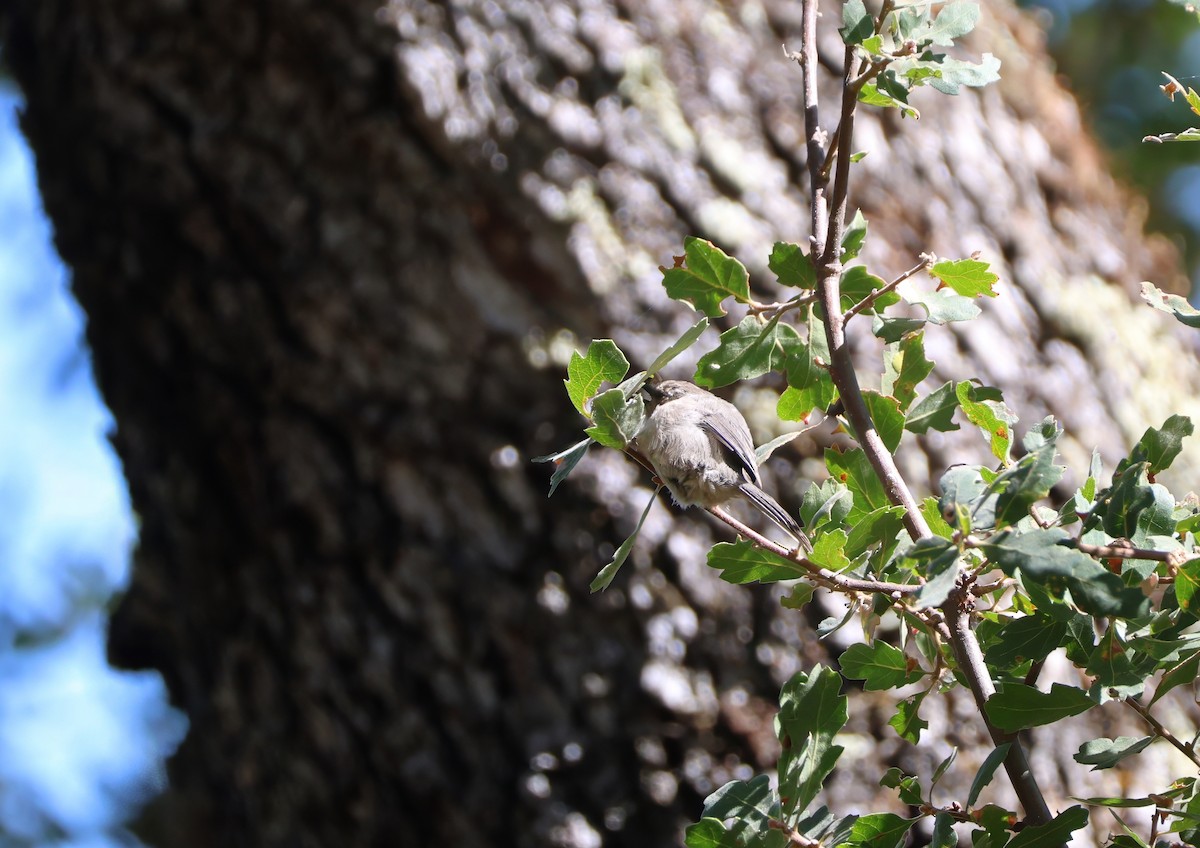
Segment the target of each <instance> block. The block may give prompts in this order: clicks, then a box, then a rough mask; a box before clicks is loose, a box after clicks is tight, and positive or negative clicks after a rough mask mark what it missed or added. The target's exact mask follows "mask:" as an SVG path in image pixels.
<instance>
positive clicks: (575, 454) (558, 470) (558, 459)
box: [532, 439, 592, 497]
mask: <svg viewBox="0 0 1200 848" xmlns="http://www.w3.org/2000/svg"><path fill="white" fill-rule="evenodd" d="M591 444H592V440H591V439H584V440H583V441H581V442H576V443H575V444H573V445H571V446H570V447H569V448H567V449H566V450H561V451H559V452H558V453H552V454H548V455H547V456H535V457H534V458H533V459H532V462H553V463H554V473H553V474H551V475H550V491H549V492H548V493H547V494H546V497H550V496H551V495H553V494H554V490H555V489H557V488H558V484H559V483H561V482H562V481H563V480H566V479H567V475H569V474H570V473H571V472H572V471H574V470H575V466H576V465H578V464H579V460H581V459H583V457H584V455H585V454H586V453H587V449H588V447H589V446H590V445H591Z"/></svg>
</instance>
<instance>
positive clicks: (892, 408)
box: [847, 389, 904, 453]
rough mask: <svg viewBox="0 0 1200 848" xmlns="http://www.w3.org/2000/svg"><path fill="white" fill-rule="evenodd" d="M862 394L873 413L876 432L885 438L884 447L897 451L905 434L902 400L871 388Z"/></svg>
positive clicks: (856, 437)
mask: <svg viewBox="0 0 1200 848" xmlns="http://www.w3.org/2000/svg"><path fill="white" fill-rule="evenodd" d="M862 395H863V400H864V401H866V404H867V411H868V412H870V413H871V423H873V424H874V425H875V432H877V433H878V434H879V438H880V439H882V440H883V445H884V447H886V448H887V449H888V451H889V452H891V453H895V452H896V448H898V447H899V446H900V438H901V436H903V435H904V413H903V412H901V411H900V402H899V401H897V400H896V399H895V398H893V397H888V396H887V395H881V394H879V392H873V391H870V390H869V389H868V390H866V391H864V392H863V393H862ZM847 425H849V422H847ZM851 429H852V428H851ZM854 435H855V439H856V440H858V441H861V440H859V439H858V436H857V434H854Z"/></svg>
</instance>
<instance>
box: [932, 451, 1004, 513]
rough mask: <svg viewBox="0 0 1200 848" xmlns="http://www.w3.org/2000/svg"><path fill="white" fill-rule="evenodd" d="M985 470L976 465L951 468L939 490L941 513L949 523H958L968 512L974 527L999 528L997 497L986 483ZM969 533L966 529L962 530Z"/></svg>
mask: <svg viewBox="0 0 1200 848" xmlns="http://www.w3.org/2000/svg"><path fill="white" fill-rule="evenodd" d="M981 472H982V469H980V468H979V467H978V466H974V465H954V466H951V467H950V468H949V469H948V470H947V471H946V473H945V474H943V475H942V479H941V480H939V481H938V488H939V489H941V491H942V496H941V497H940V498H939V499H938V511H939V514H940V515H942V516H945V517H947V518H948V519H950V518H954V519H957V517H958V516H960V515H961V514H962V513H963V512H965V513H966V514H967V516H968V518H969V519H970V523H971V524H972V526H974V527H981V528H990V527H994V526H995V524H996V494H995V493H994V492H993V491H992V489H991V487H990V486H989V485H988V484H987V483H986V482H985V481H984V479H983V475H982V473H981ZM960 529H965V528H960Z"/></svg>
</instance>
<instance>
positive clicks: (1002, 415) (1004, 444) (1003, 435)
mask: <svg viewBox="0 0 1200 848" xmlns="http://www.w3.org/2000/svg"><path fill="white" fill-rule="evenodd" d="M954 393H955V397H957V398H958V405H959V406H960V407H962V410H963V412H964V413H966V416H967V420H968V421H970V422H971V423H972V424H974V425H975V426H976V427H978V428H979V429H980V430H981V431H983V435H984V437H985V438H987V439H988V441H989V442H990V444H991V449H992V456H994V457H996V459H998V460H1000V461H1001V462H1003V463H1005V464H1007V463H1008V454H1009V450H1011V448H1012V435H1013V433H1012V428H1013V425H1014V424H1016V423H1017V416H1016V415H1015V414H1014V413H1013V412H1012V411H1011V410H1010V409H1009V408H1008V407H1007V406H1006V405H1005V404H1004V401H1003V400H1002V399H1000V398H999V396H998V394H999V393H997V392H995V390H994V389H992V390H989V389H985V388H984V387H982V386H973V385H971V383H969V382H967V381H965V380H964V381H963V382H961V383H959V384H958V385H957V386H956V387H955V389H954Z"/></svg>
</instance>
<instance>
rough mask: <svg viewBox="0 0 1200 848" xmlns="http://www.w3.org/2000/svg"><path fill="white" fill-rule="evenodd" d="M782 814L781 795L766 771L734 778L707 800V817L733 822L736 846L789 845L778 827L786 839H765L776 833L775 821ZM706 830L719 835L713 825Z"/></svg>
mask: <svg viewBox="0 0 1200 848" xmlns="http://www.w3.org/2000/svg"><path fill="white" fill-rule="evenodd" d="M779 815H780V807H779V796H778V794H776V793H775V791H774V790H772V789H771V780H770V778H768V777H767V776H766V775H765V774H760V775H756V776H755V777H753V778H751V779H750V780H731V781H730V782H729V783H726V784H725V785H724V786H722V787H721V788H720V789H718V790H717V791H716V792H714V793H712V794H711V795H709V796H708V797H707V798H705V799H704V818H706V819H716V820H717V821H719V822H724V821H729V823H730V825H729V830H730V835H731V836H732V837H733V838H734V844H735V845H756V846H763V848H767V845H769V844H770V845H775V846H783V845H785V844H786V842H787V839H786V837H783V834H782V833H780V832H779V831H778V830H775V831H774V832H775V833H778V834H779V836H780V837H783V838H782V840H780V839H772V840H771V842H770V843H767V842H763V841H762V840H763V839H764V838H765V837H767V836H768V835H770V834H771V833H772V828H771V822H772V821H776V820H778V818H779ZM704 833H706V834H709V835H715V831H713V830H712V829H711V828H706V829H705V831H704ZM718 844H720V843H718Z"/></svg>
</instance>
